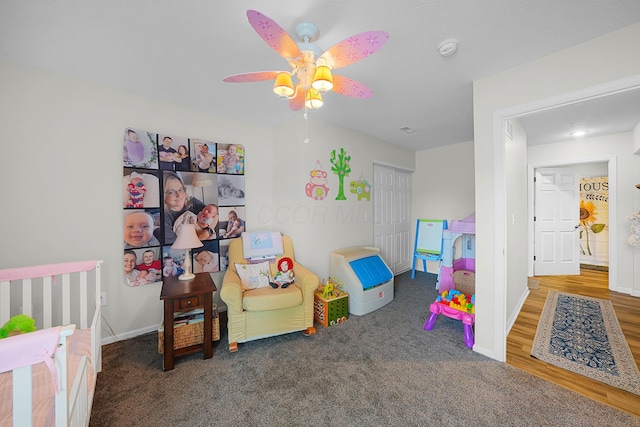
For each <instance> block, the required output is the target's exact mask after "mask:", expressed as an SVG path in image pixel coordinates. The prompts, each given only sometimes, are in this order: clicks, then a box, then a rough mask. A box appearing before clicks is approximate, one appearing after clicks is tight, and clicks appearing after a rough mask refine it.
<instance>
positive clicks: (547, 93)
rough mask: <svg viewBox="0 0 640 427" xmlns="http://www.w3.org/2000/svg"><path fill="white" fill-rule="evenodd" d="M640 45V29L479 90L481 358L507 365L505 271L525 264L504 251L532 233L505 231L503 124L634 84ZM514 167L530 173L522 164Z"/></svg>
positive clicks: (479, 84) (494, 79) (487, 81)
mask: <svg viewBox="0 0 640 427" xmlns="http://www.w3.org/2000/svg"><path fill="white" fill-rule="evenodd" d="M639 39H640V23H638V24H634V25H632V26H629V27H626V28H623V29H621V30H618V31H615V32H613V33H610V34H607V35H605V36H603V37H599V38H597V39H594V40H592V41H589V42H587V43H583V44H580V45H577V46H574V47H572V48H569V49H565V50H563V51H560V52H558V53H555V54H553V55H549V56H546V57H543V58H540V59H538V60H535V61H532V62H529V63H527V64H524V65H522V66H519V67H516V68H513V69H510V70H506V71H503V72H501V73H498V74H495V75H492V76H489V77H486V78H483V79H480V80H477V81H475V82H474V89H473V91H474V96H473V98H474V134H475V136H474V142H475V170H476V175H475V178H476V179H475V182H476V201H477V203H476V226H477V258H476V299H477V308H476V328H475V332H476V337H475V338H476V345H475V347H474V349H476V350H477V351H479V352H481V353H483V354H486V355H488V356H490V357H494V358H496V359H498V360H504V358H505V355H506V346H505V344H506V340H505V331H506V310H505V307H506V304H505V295H504V293H505V292H506V287H505V284H506V283H507V282H506V265H507V261H508V262H509V263H511V262H515V263H526V262H527V259H526V257H525V256H521V252H520V251H521V249H520V248H519V247H513V245H507V243H506V242H507V240H511V239H513V237H514V236H511V235H509V236H508V237H507V233H516V236H515V239H514V240H521V241H523V242H524V241H526V239H527V233H526V228H525V227H522V229H520V228H515V229H514V228H508V225H507V217H506V215H505V207H506V206H507V205H508V204H509V198H510V197H511V196H510V194H505V193H504V185H503V184H504V182H505V180H506V181H508V180H510V179H511V178H512V177H511V176H508V175H506V173H505V164H504V155H505V152H504V146H503V143H502V139H501V134H502V126H503V122H502V119H503V118H505V117H509V115H510V114H513V115H515V114H517V113H519V112H520V113H524V112H525V111H526V109H525V108H526V107H527V106H530V110H532V109H534V107H535V106H536V105H537V106H538V107H539V108H542V107H543V106H549V105H553V104H552V102H554V98H556V99H557V98H559V97H560V98H561V97H563V96H567V94H568V93H570V92H577V91H580V90H585V89H588V88H592V87H594V86H597V85H603V84H605V83H610V82H612V81H615V80H618V79H625V78H627V79H633V77H634V76H637V75H638V74H640V55H632V54H630V53H629V52H635V51H636V50H637V46H636V44H637V43H636V41H637V40H639ZM556 102H557V101H556ZM525 104H526V105H525ZM530 110H529V111H530ZM512 166H513V167H519V168H521V169H525V168H526V167H527V165H526V162H524V161H522V162H521V163H520V164H519V166H518V165H515V166H514V165H512ZM512 166H510V168H511V167H512ZM496 178H498V179H496ZM520 191H523V192H524V191H526V188H521V189H520ZM507 254H509V258H508V260H507Z"/></svg>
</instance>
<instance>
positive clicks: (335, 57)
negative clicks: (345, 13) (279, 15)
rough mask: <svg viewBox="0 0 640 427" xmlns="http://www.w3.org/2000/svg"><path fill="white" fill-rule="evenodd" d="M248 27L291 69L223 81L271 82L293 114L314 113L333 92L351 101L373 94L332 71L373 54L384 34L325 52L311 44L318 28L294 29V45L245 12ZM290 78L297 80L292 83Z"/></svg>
mask: <svg viewBox="0 0 640 427" xmlns="http://www.w3.org/2000/svg"><path fill="white" fill-rule="evenodd" d="M247 18H248V19H249V24H251V26H252V27H253V29H254V30H255V31H256V33H258V35H259V36H260V37H261V38H262V39H263V40H264V41H265V42H267V44H268V45H269V46H270V47H271V48H272V49H273V50H275V51H276V52H278V54H280V56H282V57H283V58H284V59H285V60H286V61H287V62H288V63H289V66H290V67H291V71H262V72H255V73H243V74H236V75H233V76H229V77H227V78H225V79H224V81H225V82H230V83H246V82H258V81H265V80H275V83H274V85H273V92H274V93H275V94H276V95H277V96H278V97H280V98H282V99H287V100H289V106H290V107H291V109H292V110H294V111H297V110H299V109H301V108H303V107H305V108H306V109H317V108H320V107H321V106H322V105H323V100H322V94H324V93H327V92H330V91H333V92H336V93H339V94H341V95H344V96H349V97H352V98H362V99H366V98H370V97H371V96H373V91H372V90H371V89H370V88H369V87H367V86H366V85H364V84H362V83H360V82H357V81H355V80H352V79H349V78H347V77H342V76H339V75H335V74H333V70H335V69H338V68H341V67H345V66H347V65H350V64H353V63H354V62H358V61H360V60H362V59H364V58H366V57H368V56H370V55H371V54H373V53H375V52H377V51H378V50H380V48H382V46H384V44H385V43H386V42H387V40H388V39H389V34H388V33H386V32H384V31H366V32H364V33H360V34H356V35H354V36H351V37H349V38H347V39H345V40H343V41H341V42H339V43H337V44H335V45H334V46H332V47H331V48H329V49H327V50H326V51H324V52H323V51H322V50H321V49H320V48H318V46H316V45H315V44H314V43H313V42H314V41H315V40H316V39H317V38H318V35H319V30H318V27H317V26H316V25H314V24H312V23H309V22H303V23H300V24H298V25H297V26H296V29H295V33H296V36H297V37H298V39H299V40H300V42H298V43H296V42H295V41H294V40H293V39H292V38H291V36H289V34H287V32H286V31H284V30H283V29H282V28H281V27H280V26H279V25H278V24H277V23H276V22H275V21H273V20H272V19H271V18H268V17H266V16H265V15H263V14H262V13H260V12H257V11H255V10H248V11H247ZM294 78H295V79H296V80H297V81H296V82H295V83H294Z"/></svg>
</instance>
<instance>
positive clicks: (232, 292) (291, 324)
mask: <svg viewBox="0 0 640 427" xmlns="http://www.w3.org/2000/svg"><path fill="white" fill-rule="evenodd" d="M282 246H283V250H284V254H283V255H282V256H278V257H277V259H276V262H275V263H272V264H271V265H270V269H271V277H273V276H274V275H275V274H276V273H277V272H278V268H277V261H279V260H280V258H283V257H289V258H291V260H292V261H293V272H294V275H295V283H293V284H291V285H289V286H288V287H286V288H281V287H278V288H277V289H274V288H272V287H271V286H266V287H260V288H257V289H247V288H246V286H243V285H242V283H241V280H240V276H239V275H238V272H237V271H236V264H247V260H246V259H245V258H244V255H243V245H242V238H240V237H238V238H235V239H232V240H231V242H230V244H229V265H228V267H227V271H226V272H225V274H224V278H223V279H222V289H221V290H220V298H221V299H222V301H224V302H225V304H226V305H227V318H228V321H227V329H228V335H229V351H237V350H238V343H242V342H246V341H251V340H255V339H260V338H266V337H271V336H275V335H281V334H286V333H289V332H296V331H302V333H303V334H305V335H311V334H314V333H315V332H316V330H315V328H314V327H313V294H314V292H315V291H316V289H317V288H318V284H319V283H320V282H319V280H318V276H316V275H315V274H314V273H312V272H311V271H309V270H308V269H307V268H305V267H303V266H302V265H300V264H298V263H297V262H296V260H295V257H294V253H293V243H292V242H291V238H290V237H289V236H282Z"/></svg>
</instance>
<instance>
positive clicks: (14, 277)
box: [0, 261, 102, 372]
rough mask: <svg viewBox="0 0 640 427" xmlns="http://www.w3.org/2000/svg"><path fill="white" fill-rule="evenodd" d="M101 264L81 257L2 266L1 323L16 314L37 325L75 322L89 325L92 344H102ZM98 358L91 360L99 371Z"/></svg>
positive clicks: (45, 325)
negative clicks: (9, 267)
mask: <svg viewBox="0 0 640 427" xmlns="http://www.w3.org/2000/svg"><path fill="white" fill-rule="evenodd" d="M101 265H102V261H80V262H69V263H59V264H47V265H39V266H35V267H19V268H11V269H5V270H0V325H4V324H5V323H6V322H7V321H8V320H9V319H10V318H11V317H12V316H15V315H17V314H25V315H27V316H29V317H32V318H34V319H35V320H36V326H37V327H38V329H44V328H49V327H51V326H54V325H69V324H71V323H75V324H76V326H77V327H79V328H80V329H86V328H90V329H91V345H92V348H97V347H99V346H100V340H101V329H100V328H101V322H100V310H99V307H100V292H101V287H100V277H101V276H100V267H101ZM89 310H91V311H92V312H93V314H94V315H93V316H91V317H89V316H87V313H88V312H89ZM89 319H91V324H89ZM97 354H98V355H100V354H101V353H100V352H98V353H97ZM98 359H99V360H95V361H92V362H93V365H94V368H95V370H96V372H100V371H101V370H102V360H101V358H100V357H98Z"/></svg>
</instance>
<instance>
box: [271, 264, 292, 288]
mask: <svg viewBox="0 0 640 427" xmlns="http://www.w3.org/2000/svg"><path fill="white" fill-rule="evenodd" d="M295 280H296V279H295V277H293V261H292V260H291V258H287V257H284V258H282V259H280V261H278V272H277V273H276V275H275V276H273V282H271V283H269V284H270V285H271V287H272V288H273V289H276V288H277V287H278V286H280V287H281V288H283V289H284V288H286V287H287V286H289V285H290V284H292V283H294V282H295Z"/></svg>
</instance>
